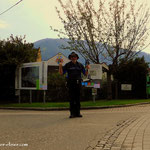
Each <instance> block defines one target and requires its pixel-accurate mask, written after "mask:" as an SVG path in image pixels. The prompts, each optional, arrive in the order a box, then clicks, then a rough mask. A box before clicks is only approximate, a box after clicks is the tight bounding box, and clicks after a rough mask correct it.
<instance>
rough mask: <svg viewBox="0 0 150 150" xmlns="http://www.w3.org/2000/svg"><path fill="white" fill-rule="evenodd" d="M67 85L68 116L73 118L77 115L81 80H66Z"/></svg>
mask: <svg viewBox="0 0 150 150" xmlns="http://www.w3.org/2000/svg"><path fill="white" fill-rule="evenodd" d="M67 85H68V89H69V98H70V100H69V103H70V114H71V115H74V116H76V115H79V114H80V90H81V80H68V82H67Z"/></svg>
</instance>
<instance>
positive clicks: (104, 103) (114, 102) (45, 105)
mask: <svg viewBox="0 0 150 150" xmlns="http://www.w3.org/2000/svg"><path fill="white" fill-rule="evenodd" d="M146 102H150V99H124V100H97V101H96V102H93V101H86V102H81V107H95V106H96V107H98V106H101V107H103V106H113V105H126V104H136V103H146ZM0 107H42V108H54V107H69V103H68V102H47V103H31V104H30V103H20V104H19V103H14V104H0Z"/></svg>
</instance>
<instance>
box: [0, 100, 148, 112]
mask: <svg viewBox="0 0 150 150" xmlns="http://www.w3.org/2000/svg"><path fill="white" fill-rule="evenodd" d="M145 104H150V102H145V103H135V104H125V105H111V106H90V107H81V110H90V109H108V108H119V107H130V106H137V105H145ZM0 109H8V110H35V111H61V110H69V108H67V107H53V108H47V107H45V108H41V107H0Z"/></svg>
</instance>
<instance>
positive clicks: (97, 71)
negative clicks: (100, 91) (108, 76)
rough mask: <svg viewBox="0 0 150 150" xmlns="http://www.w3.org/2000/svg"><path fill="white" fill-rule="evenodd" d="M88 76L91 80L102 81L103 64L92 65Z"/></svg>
mask: <svg viewBox="0 0 150 150" xmlns="http://www.w3.org/2000/svg"><path fill="white" fill-rule="evenodd" d="M88 75H89V76H90V78H91V79H102V65H101V64H90V69H89V70H88Z"/></svg>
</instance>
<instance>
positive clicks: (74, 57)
mask: <svg viewBox="0 0 150 150" xmlns="http://www.w3.org/2000/svg"><path fill="white" fill-rule="evenodd" d="M68 58H69V59H70V60H71V61H72V62H73V63H76V61H77V60H78V59H79V56H78V55H77V54H76V53H75V52H72V53H71V54H70V55H69V56H68Z"/></svg>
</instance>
